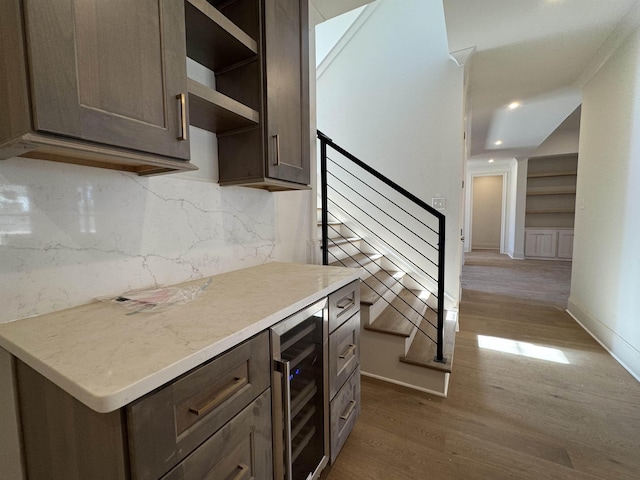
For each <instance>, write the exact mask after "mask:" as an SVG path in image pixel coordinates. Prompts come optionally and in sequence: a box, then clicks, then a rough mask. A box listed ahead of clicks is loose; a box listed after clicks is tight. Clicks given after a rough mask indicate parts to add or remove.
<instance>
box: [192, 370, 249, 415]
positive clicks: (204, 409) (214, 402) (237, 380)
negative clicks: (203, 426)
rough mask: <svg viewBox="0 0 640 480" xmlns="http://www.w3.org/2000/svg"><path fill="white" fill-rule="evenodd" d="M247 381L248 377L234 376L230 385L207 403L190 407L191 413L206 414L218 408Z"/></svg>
mask: <svg viewBox="0 0 640 480" xmlns="http://www.w3.org/2000/svg"><path fill="white" fill-rule="evenodd" d="M247 383H249V381H248V379H247V377H234V378H233V380H232V381H231V383H229V385H227V386H226V387H224V388H223V389H222V390H220V391H219V392H218V393H217V394H216V395H214V396H213V397H212V398H211V399H209V401H208V402H207V403H205V404H204V405H201V406H199V407H189V411H190V412H191V413H195V414H196V415H204V414H206V413H208V412H210V411H211V410H213V409H214V408H216V407H217V406H218V405H220V404H221V403H222V402H224V401H225V400H226V399H227V398H229V397H230V396H231V395H233V394H234V393H236V392H237V391H239V390H240V389H241V388H242V387H244V386H245V385H246V384H247Z"/></svg>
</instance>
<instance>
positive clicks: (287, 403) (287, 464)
mask: <svg viewBox="0 0 640 480" xmlns="http://www.w3.org/2000/svg"><path fill="white" fill-rule="evenodd" d="M275 365H276V370H278V372H280V373H281V374H282V385H283V387H282V397H283V399H282V400H283V409H284V468H285V480H293V465H292V461H291V441H292V440H293V439H292V438H291V364H290V363H289V362H288V361H285V360H275Z"/></svg>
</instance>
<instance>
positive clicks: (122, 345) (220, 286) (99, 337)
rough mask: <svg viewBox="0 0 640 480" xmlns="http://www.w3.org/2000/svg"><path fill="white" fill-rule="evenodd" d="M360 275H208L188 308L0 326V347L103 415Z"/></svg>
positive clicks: (102, 307)
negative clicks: (202, 287) (200, 290)
mask: <svg viewBox="0 0 640 480" xmlns="http://www.w3.org/2000/svg"><path fill="white" fill-rule="evenodd" d="M359 276H360V270H359V269H352V268H342V267H326V266H321V265H301V264H291V263H279V262H274V263H267V264H264V265H260V266H257V267H251V268H246V269H243V270H236V271H233V272H228V273H224V274H220V275H216V276H213V277H210V278H211V283H210V284H209V285H208V286H207V287H206V288H205V289H204V290H203V291H202V293H201V294H200V295H199V296H198V297H197V298H196V299H195V300H194V301H192V302H191V303H188V304H186V305H182V306H177V307H174V308H172V309H170V310H167V311H165V312H158V313H138V314H135V315H127V313H130V310H127V309H126V308H124V307H122V306H120V305H117V304H116V303H114V302H95V303H91V304H88V305H82V306H79V307H74V308H70V309H67V310H61V311H58V312H53V313H49V314H46V315H40V316H37V317H31V318H25V319H22V320H17V321H15V322H10V323H5V324H1V325H0V347H2V348H4V349H5V350H7V351H8V352H9V353H11V354H13V355H15V356H16V357H18V358H19V359H20V360H22V361H23V362H24V363H26V364H27V365H29V366H31V367H32V368H33V369H35V370H36V371H38V372H39V373H40V374H42V375H43V376H45V377H46V378H48V379H49V380H51V381H52V382H53V383H55V384H56V385H58V386H59V387H61V388H62V389H63V390H65V391H66V392H67V393H69V394H70V395H72V396H74V397H75V398H77V399H78V400H80V401H81V402H82V403H84V404H85V405H87V406H88V407H90V408H91V409H93V410H95V411H97V412H101V413H106V412H111V411H114V410H117V409H118V408H121V407H123V406H125V405H127V404H128V403H130V402H132V401H133V400H135V399H137V398H139V397H141V396H143V395H145V394H146V393H148V392H150V391H152V390H154V389H155V388H157V387H159V386H161V385H163V384H165V383H167V382H168V381H170V380H172V379H174V378H176V377H178V376H180V375H182V374H183V373H185V372H187V371H189V370H191V369H192V368H194V367H196V366H198V365H200V364H202V363H204V362H206V361H207V360H209V359H211V358H213V357H215V356H216V355H219V354H220V353H222V352H224V351H226V350H228V349H229V348H231V347H233V346H235V345H237V344H238V343H240V342H242V341H244V340H246V339H248V338H250V337H252V336H253V335H255V334H257V333H259V332H261V331H263V330H265V329H267V328H269V327H271V326H272V325H274V324H275V323H277V322H279V321H280V320H282V319H284V318H286V317H288V316H289V315H291V314H293V313H295V312H297V311H298V310H300V309H302V308H304V307H306V306H307V305H309V304H312V303H314V302H316V301H318V300H320V299H322V298H323V297H325V296H327V295H328V294H329V293H331V292H333V291H335V290H337V289H338V288H340V287H342V286H344V285H346V284H348V283H350V282H351V281H353V280H356V279H357V278H358V277H359ZM207 280H208V279H207V278H205V279H199V280H194V281H191V282H187V283H184V284H181V285H180V286H185V285H191V284H195V285H204V284H205V283H206V282H207Z"/></svg>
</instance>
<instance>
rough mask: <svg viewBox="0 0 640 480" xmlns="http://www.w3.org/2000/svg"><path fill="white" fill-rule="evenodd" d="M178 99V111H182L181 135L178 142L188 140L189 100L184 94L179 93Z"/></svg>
mask: <svg viewBox="0 0 640 480" xmlns="http://www.w3.org/2000/svg"><path fill="white" fill-rule="evenodd" d="M176 99H177V100H178V104H179V105H178V110H179V111H180V135H178V140H186V139H187V99H186V95H185V94H184V93H179V94H178V95H176Z"/></svg>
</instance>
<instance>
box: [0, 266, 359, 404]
mask: <svg viewBox="0 0 640 480" xmlns="http://www.w3.org/2000/svg"><path fill="white" fill-rule="evenodd" d="M353 270H354V273H353V274H351V275H350V276H348V277H345V278H342V279H340V280H337V281H336V282H335V283H333V284H332V285H330V286H327V287H325V288H323V289H321V290H318V291H317V292H315V293H314V294H312V295H309V296H308V297H306V298H304V299H301V300H299V301H298V302H296V303H294V304H291V305H289V306H288V307H286V308H284V309H281V310H279V311H277V312H274V313H273V314H271V315H269V316H267V317H265V318H263V319H262V320H260V321H257V322H255V323H253V324H251V325H250V326H248V327H245V328H243V329H241V330H238V331H237V332H235V333H233V334H231V335H229V336H227V337H225V338H223V339H221V340H219V341H217V342H215V343H213V344H211V345H209V346H207V347H205V348H202V349H200V350H199V351H197V352H195V353H192V354H190V355H188V356H185V357H184V358H182V359H181V360H179V361H178V362H174V363H173V364H170V365H168V366H166V367H164V368H161V369H159V370H157V371H156V372H154V373H153V374H151V375H149V376H147V377H144V378H142V379H141V380H139V381H137V382H135V383H133V384H131V385H130V386H128V387H126V388H124V389H121V390H119V391H117V392H114V393H112V394H109V395H104V396H98V395H94V394H93V393H91V392H90V391H88V390H86V389H85V388H83V387H81V386H80V385H78V384H77V383H75V382H74V381H73V380H71V379H69V378H67V377H65V376H63V375H61V374H60V373H59V372H58V371H56V370H54V369H52V368H51V367H49V366H48V365H47V363H46V362H43V361H42V360H40V359H38V358H36V357H34V356H33V355H31V354H29V352H27V351H25V350H24V349H22V348H20V347H18V346H16V345H14V344H12V343H11V342H9V341H7V340H5V339H4V338H3V337H2V336H0V347H2V348H3V349H4V350H6V351H7V352H9V353H10V354H11V355H13V356H15V357H16V358H18V359H19V360H20V361H22V362H23V363H25V364H26V365H28V366H29V367H31V368H33V369H34V370H35V371H37V372H38V373H40V374H41V375H43V376H44V377H45V378H47V379H48V380H50V381H51V382H52V383H54V384H55V385H57V386H58V387H60V388H61V389H63V390H64V391H65V392H67V393H68V394H69V395H71V396H73V397H74V398H75V399H77V400H78V401H80V402H82V403H83V404H84V405H86V406H87V407H89V408H91V409H92V410H94V411H96V412H98V413H110V412H113V411H116V410H118V409H120V408H122V407H124V406H126V405H127V404H129V403H131V402H133V401H135V400H137V399H138V398H140V397H142V396H144V395H146V394H147V393H149V392H151V391H153V390H155V389H157V388H158V387H161V386H162V385H164V384H166V383H168V382H170V381H171V380H173V379H175V378H177V377H179V376H180V375H182V374H184V373H187V372H188V371H190V370H191V369H193V368H195V367H197V366H199V365H202V364H203V363H205V362H207V361H208V360H211V359H212V358H214V357H216V356H218V355H220V354H221V353H224V352H225V351H227V350H229V349H230V348H233V347H234V346H236V345H238V344H240V343H242V342H243V341H245V340H248V339H249V338H251V337H253V336H254V335H257V334H258V333H260V332H262V331H264V330H266V329H268V328H270V327H271V326H273V325H275V324H276V323H278V322H279V321H281V320H283V319H285V318H287V317H289V316H290V315H292V314H294V313H296V312H297V311H299V310H301V309H303V308H304V307H306V306H308V305H310V304H312V303H315V302H316V301H318V300H320V299H322V298H324V297H326V296H327V295H329V294H330V293H332V292H334V291H336V290H338V289H339V288H341V287H343V286H345V285H347V284H349V283H351V282H353V281H355V280H357V279H359V278H360V269H353Z"/></svg>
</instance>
